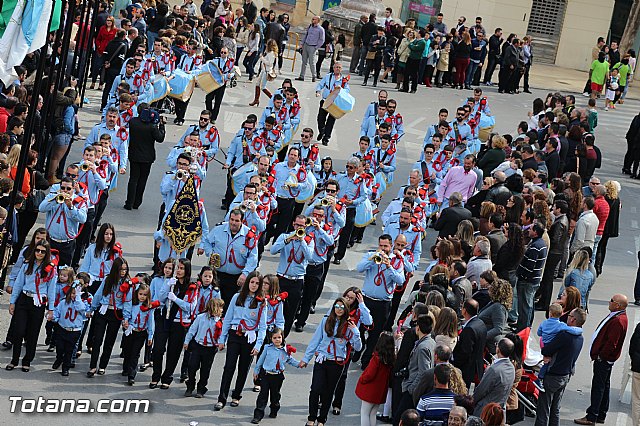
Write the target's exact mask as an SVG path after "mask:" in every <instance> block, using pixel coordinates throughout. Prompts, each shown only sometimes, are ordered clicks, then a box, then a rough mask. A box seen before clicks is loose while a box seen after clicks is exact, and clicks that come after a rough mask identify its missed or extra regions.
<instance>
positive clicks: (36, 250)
mask: <svg viewBox="0 0 640 426" xmlns="http://www.w3.org/2000/svg"><path fill="white" fill-rule="evenodd" d="M33 252H34V253H42V254H47V251H46V250H45V249H35V250H33Z"/></svg>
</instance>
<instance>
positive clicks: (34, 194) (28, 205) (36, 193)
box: [25, 171, 47, 212]
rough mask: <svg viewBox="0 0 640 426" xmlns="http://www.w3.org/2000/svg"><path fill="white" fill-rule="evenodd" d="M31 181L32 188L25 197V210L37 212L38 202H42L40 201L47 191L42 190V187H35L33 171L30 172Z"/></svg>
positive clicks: (34, 173) (38, 208)
mask: <svg viewBox="0 0 640 426" xmlns="http://www.w3.org/2000/svg"><path fill="white" fill-rule="evenodd" d="M31 182H32V185H33V188H34V189H33V190H32V191H31V193H30V194H29V196H28V197H27V199H26V202H25V210H26V211H29V212H37V211H39V210H40V203H42V201H43V200H44V199H45V197H46V196H47V191H44V190H42V189H35V185H36V172H35V171H34V172H33V173H32V174H31Z"/></svg>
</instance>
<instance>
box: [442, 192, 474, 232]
mask: <svg viewBox="0 0 640 426" xmlns="http://www.w3.org/2000/svg"><path fill="white" fill-rule="evenodd" d="M471 217H472V214H471V212H470V211H469V210H467V209H466V208H464V207H462V194H460V193H459V192H454V193H452V194H451V196H450V197H449V207H447V208H445V209H444V210H442V211H441V212H440V216H439V217H438V220H436V223H434V224H433V229H435V230H436V231H439V232H440V233H439V234H438V236H439V237H440V238H447V237H448V236H450V235H455V234H456V231H457V229H458V224H459V223H460V222H462V221H463V220H465V219H471Z"/></svg>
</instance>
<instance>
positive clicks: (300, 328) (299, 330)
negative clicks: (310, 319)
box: [294, 325, 304, 333]
mask: <svg viewBox="0 0 640 426" xmlns="http://www.w3.org/2000/svg"><path fill="white" fill-rule="evenodd" d="M294 330H295V331H296V333H302V331H303V330H304V326H302V325H296V326H295V327H294Z"/></svg>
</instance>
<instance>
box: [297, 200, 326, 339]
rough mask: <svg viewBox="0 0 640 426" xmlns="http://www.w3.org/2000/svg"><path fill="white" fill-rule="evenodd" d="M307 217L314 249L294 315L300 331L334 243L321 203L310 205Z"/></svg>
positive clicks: (307, 316)
mask: <svg viewBox="0 0 640 426" xmlns="http://www.w3.org/2000/svg"><path fill="white" fill-rule="evenodd" d="M307 217H308V220H307V221H308V224H309V225H308V226H307V228H306V231H307V235H310V236H313V242H314V249H313V251H312V252H311V256H310V257H309V263H308V265H307V269H306V270H305V274H304V290H303V292H302V300H301V302H300V311H299V312H298V314H297V315H296V325H295V330H296V332H298V333H301V332H302V330H303V329H304V326H305V324H306V322H307V318H309V313H310V310H311V306H312V305H313V304H314V302H315V299H316V295H317V294H318V289H319V288H320V285H321V283H322V275H323V273H324V264H325V262H326V261H327V253H328V252H329V248H330V247H332V246H333V244H334V238H333V230H332V229H331V225H330V224H328V223H326V222H325V219H326V217H325V208H324V207H322V205H319V204H318V205H315V206H313V207H312V212H311V215H309V216H307Z"/></svg>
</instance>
